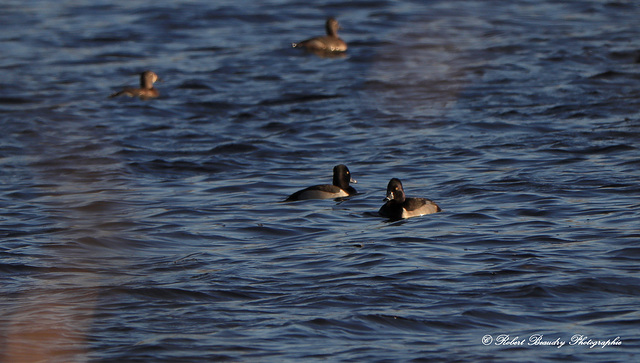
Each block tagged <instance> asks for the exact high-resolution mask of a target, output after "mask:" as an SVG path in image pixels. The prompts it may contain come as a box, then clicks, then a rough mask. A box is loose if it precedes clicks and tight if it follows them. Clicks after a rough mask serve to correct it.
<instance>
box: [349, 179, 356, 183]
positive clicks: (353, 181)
mask: <svg viewBox="0 0 640 363" xmlns="http://www.w3.org/2000/svg"><path fill="white" fill-rule="evenodd" d="M349 183H353V184H358V181H357V180H355V179H353V178H350V179H349Z"/></svg>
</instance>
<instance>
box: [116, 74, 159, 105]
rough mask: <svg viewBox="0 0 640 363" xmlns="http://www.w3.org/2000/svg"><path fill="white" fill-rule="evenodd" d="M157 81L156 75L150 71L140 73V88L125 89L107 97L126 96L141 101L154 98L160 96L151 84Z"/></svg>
mask: <svg viewBox="0 0 640 363" xmlns="http://www.w3.org/2000/svg"><path fill="white" fill-rule="evenodd" d="M158 80H159V78H158V75H157V74H155V73H154V72H152V71H144V72H142V73H140V88H133V87H127V88H125V89H123V90H122V91H118V92H116V93H113V94H112V95H110V96H109V97H111V98H113V97H118V96H122V95H126V96H129V97H140V98H141V99H143V100H147V99H149V98H156V97H158V96H160V92H158V90H157V89H155V88H154V87H153V84H154V83H155V82H157V81H158Z"/></svg>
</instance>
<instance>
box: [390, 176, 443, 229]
mask: <svg viewBox="0 0 640 363" xmlns="http://www.w3.org/2000/svg"><path fill="white" fill-rule="evenodd" d="M384 200H386V201H387V202H386V203H385V204H384V205H383V206H382V207H381V208H380V210H379V211H378V213H379V214H380V215H381V216H383V217H387V218H389V219H391V220H399V219H403V218H411V217H417V216H422V215H425V214H431V213H437V212H440V211H441V210H442V209H440V207H439V206H438V205H437V204H436V203H434V202H433V201H431V200H429V199H425V198H406V197H405V195H404V189H403V188H402V182H401V181H400V179H397V178H393V179H391V180H390V181H389V184H388V185H387V197H386V198H385V199H384Z"/></svg>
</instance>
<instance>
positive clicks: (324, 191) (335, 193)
mask: <svg viewBox="0 0 640 363" xmlns="http://www.w3.org/2000/svg"><path fill="white" fill-rule="evenodd" d="M349 183H354V184H356V183H357V181H356V180H354V179H353V178H351V172H350V171H349V168H347V166H346V165H344V164H340V165H336V166H334V167H333V184H322V185H314V186H311V187H308V188H305V189H302V190H298V191H297V192H295V193H293V194H291V195H290V196H289V197H288V198H287V199H286V200H285V202H291V201H296V200H305V199H335V198H343V197H349V196H352V195H354V194H356V193H357V192H356V190H355V188H354V187H352V186H350V185H349Z"/></svg>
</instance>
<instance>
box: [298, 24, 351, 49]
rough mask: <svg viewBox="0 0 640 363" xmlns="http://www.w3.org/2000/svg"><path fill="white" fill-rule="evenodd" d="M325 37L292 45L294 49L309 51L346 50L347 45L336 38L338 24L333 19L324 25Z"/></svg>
mask: <svg viewBox="0 0 640 363" xmlns="http://www.w3.org/2000/svg"><path fill="white" fill-rule="evenodd" d="M325 28H326V30H327V35H323V36H320V37H315V38H311V39H307V40H305V41H302V42H300V43H292V44H291V45H292V46H293V47H294V48H305V49H307V50H310V51H325V52H344V51H346V50H347V43H345V42H344V40H342V39H340V37H338V29H341V28H340V24H338V21H337V20H336V19H334V18H329V19H327V22H326V24H325Z"/></svg>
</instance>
